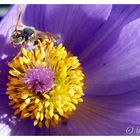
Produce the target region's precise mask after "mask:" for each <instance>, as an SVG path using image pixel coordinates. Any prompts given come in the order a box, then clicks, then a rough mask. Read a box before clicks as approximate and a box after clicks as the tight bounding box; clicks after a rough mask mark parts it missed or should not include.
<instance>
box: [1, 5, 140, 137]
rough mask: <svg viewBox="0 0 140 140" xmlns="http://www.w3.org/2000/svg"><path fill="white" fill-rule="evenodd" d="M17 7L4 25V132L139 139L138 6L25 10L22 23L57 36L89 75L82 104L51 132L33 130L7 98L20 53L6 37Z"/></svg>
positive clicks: (139, 9)
mask: <svg viewBox="0 0 140 140" xmlns="http://www.w3.org/2000/svg"><path fill="white" fill-rule="evenodd" d="M19 6H20V5H15V6H14V7H13V8H11V10H10V11H9V12H8V14H7V15H6V16H5V18H4V19H3V20H2V21H1V23H0V32H1V35H0V42H1V50H0V58H1V61H0V91H1V92H0V93H1V102H0V106H1V109H0V127H1V130H0V133H1V134H5V135H139V133H138V131H137V129H138V128H139V127H140V124H139V122H140V119H139V114H140V111H139V107H140V101H139V99H140V94H139V74H140V71H139V68H140V61H139V55H140V51H139V40H140V39H139V36H140V34H139V32H140V19H139V15H140V14H139V13H140V7H139V5H27V6H26V9H25V12H24V13H23V14H22V21H23V23H24V24H25V25H28V26H33V27H35V28H36V29H37V30H41V31H44V32H45V31H49V32H51V33H56V34H59V35H60V36H61V40H60V42H61V43H63V44H64V45H65V47H66V49H67V50H70V51H71V52H72V53H73V54H74V55H75V56H77V57H78V58H79V60H80V62H81V66H82V67H83V71H84V74H85V76H86V81H85V84H86V87H87V89H86V90H85V96H84V102H83V103H80V104H79V105H78V108H77V109H76V111H75V112H74V114H73V115H72V116H71V117H70V119H69V120H68V122H67V123H65V124H58V126H57V127H56V128H53V127H50V128H49V129H47V128H45V127H43V128H41V129H40V128H38V127H37V126H36V127H34V126H33V124H32V121H31V120H30V119H25V120H21V119H20V117H19V116H15V115H13V110H12V109H11V107H10V106H8V102H9V100H8V98H7V95H6V94H5V92H6V89H7V86H6V84H7V82H8V71H9V67H8V62H10V61H11V60H12V59H13V57H14V56H15V55H16V54H17V52H18V51H19V50H17V49H15V48H14V47H12V46H10V45H9V44H7V40H8V37H9V36H8V34H7V33H8V30H9V28H10V27H11V26H13V25H15V21H16V20H17V14H18V11H19ZM13 15H14V16H13ZM36 69H38V70H40V69H41V68H36ZM30 70H31V69H29V70H28V71H30ZM47 71H49V70H47ZM52 75H53V74H52ZM27 77H29V75H28V76H25V80H27ZM50 83H51V82H50ZM30 84H31V83H29V85H30ZM49 87H50V86H49ZM29 130H30V131H29Z"/></svg>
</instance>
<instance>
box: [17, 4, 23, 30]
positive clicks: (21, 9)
mask: <svg viewBox="0 0 140 140" xmlns="http://www.w3.org/2000/svg"><path fill="white" fill-rule="evenodd" d="M22 11H23V7H22V6H20V11H19V14H18V19H17V23H16V26H15V31H17V27H18V25H19V20H20V17H21V13H22Z"/></svg>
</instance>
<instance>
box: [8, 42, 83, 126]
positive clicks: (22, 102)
mask: <svg viewBox="0 0 140 140" xmlns="http://www.w3.org/2000/svg"><path fill="white" fill-rule="evenodd" d="M8 65H9V67H10V70H9V74H10V75H9V76H8V78H9V82H8V83H7V86H8V88H7V94H8V95H9V99H10V100H11V101H10V102H9V105H11V106H12V108H13V109H16V110H15V112H14V114H15V115H17V114H19V113H20V114H21V119H25V118H28V117H30V118H31V119H33V120H34V126H35V125H37V124H38V125H39V127H40V128H41V127H42V126H43V123H45V125H46V127H49V126H50V123H51V125H52V126H54V127H55V126H56V125H57V124H58V122H60V120H61V118H66V119H68V118H69V115H70V114H71V113H72V112H73V111H74V110H76V105H77V104H78V102H83V99H82V98H81V97H82V96H83V95H84V93H83V89H84V77H85V76H84V74H83V73H82V68H81V66H80V63H79V60H78V58H77V57H76V56H72V55H71V53H69V52H68V53H67V51H66V49H65V47H63V45H62V44H59V45H58V46H54V44H53V43H51V44H49V45H47V44H46V43H45V42H40V45H39V47H38V48H36V49H35V50H29V51H27V50H25V49H24V47H22V48H21V54H20V56H19V57H16V58H14V59H13V60H12V61H11V62H9V64H8ZM38 66H43V67H44V68H49V69H51V70H52V71H54V85H53V87H52V89H51V90H49V91H48V92H47V93H45V92H43V93H42V95H41V96H40V95H38V94H37V93H35V92H34V91H33V90H30V89H29V88H28V85H27V84H26V83H25V81H24V80H23V78H24V75H25V74H27V71H28V69H29V68H30V69H34V68H36V67H38Z"/></svg>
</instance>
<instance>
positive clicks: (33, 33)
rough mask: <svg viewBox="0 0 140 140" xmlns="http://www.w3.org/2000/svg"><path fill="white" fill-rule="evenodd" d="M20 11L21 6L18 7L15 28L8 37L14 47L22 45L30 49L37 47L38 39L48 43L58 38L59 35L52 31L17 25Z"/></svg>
mask: <svg viewBox="0 0 140 140" xmlns="http://www.w3.org/2000/svg"><path fill="white" fill-rule="evenodd" d="M21 13H22V8H20V12H19V15H18V19H17V22H16V25H15V29H14V31H13V32H12V34H11V37H10V41H11V43H12V44H13V46H14V47H17V46H24V47H25V49H26V50H31V49H35V48H36V47H37V44H38V42H39V41H42V40H43V41H46V44H49V43H51V42H56V41H58V40H59V37H58V36H56V35H54V34H52V33H49V32H41V31H38V30H36V29H35V28H33V27H30V26H25V25H19V21H20V17H21Z"/></svg>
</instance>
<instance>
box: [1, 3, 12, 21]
mask: <svg viewBox="0 0 140 140" xmlns="http://www.w3.org/2000/svg"><path fill="white" fill-rule="evenodd" d="M10 7H11V4H0V20H2V18H3V17H4V15H5V14H6V13H7V11H8V10H9V8H10Z"/></svg>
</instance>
